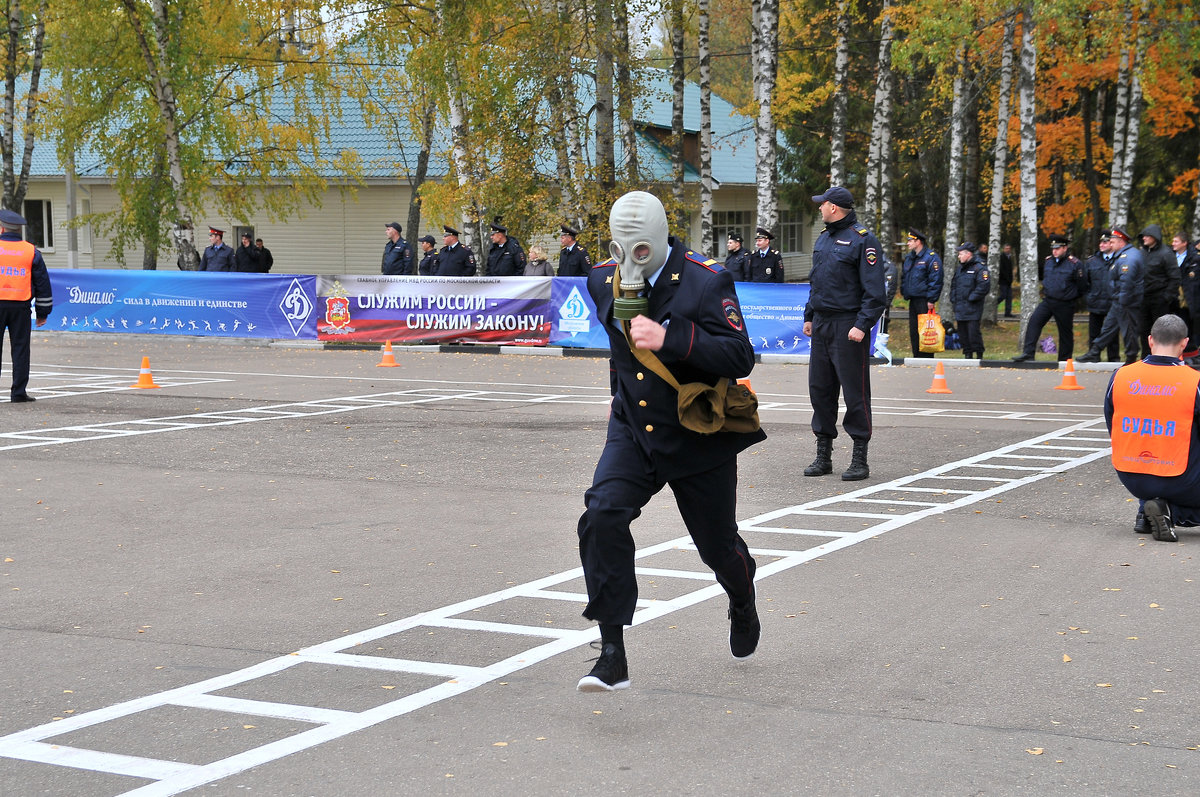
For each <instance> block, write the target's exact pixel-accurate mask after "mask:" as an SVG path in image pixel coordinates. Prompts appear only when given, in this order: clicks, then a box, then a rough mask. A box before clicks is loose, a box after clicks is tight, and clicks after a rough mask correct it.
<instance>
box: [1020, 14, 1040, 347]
mask: <svg viewBox="0 0 1200 797" xmlns="http://www.w3.org/2000/svg"><path fill="white" fill-rule="evenodd" d="M1036 79H1037V49H1036V45H1035V43H1034V20H1033V3H1026V4H1025V5H1024V7H1023V8H1022V10H1021V62H1020V69H1019V71H1018V77H1017V95H1018V101H1019V104H1020V116H1021V167H1020V168H1021V252H1020V273H1021V333H1020V337H1019V340H1021V341H1024V340H1025V332H1026V329H1027V328H1028V326H1029V317H1030V316H1031V315H1033V308H1034V307H1035V306H1036V305H1037V301H1036V299H1037V130H1036V129H1035V124H1034V113H1035V110H1036V109H1035V107H1034V81H1035V80H1036Z"/></svg>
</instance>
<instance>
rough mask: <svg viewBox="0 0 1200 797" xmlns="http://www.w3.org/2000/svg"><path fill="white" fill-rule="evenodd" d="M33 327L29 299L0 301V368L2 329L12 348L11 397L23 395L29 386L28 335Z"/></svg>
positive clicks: (2, 342) (0, 363)
mask: <svg viewBox="0 0 1200 797" xmlns="http://www.w3.org/2000/svg"><path fill="white" fill-rule="evenodd" d="M32 329H33V323H32V321H31V320H30V309H29V300H28V299H26V300H25V301H0V368H3V365H4V363H3V359H4V357H3V355H4V331H5V330H8V338H9V341H10V346H11V348H12V394H11V395H12V397H13V398H16V397H17V396H24V395H25V388H26V387H28V386H29V336H30V332H31V331H32Z"/></svg>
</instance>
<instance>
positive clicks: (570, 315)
mask: <svg viewBox="0 0 1200 797" xmlns="http://www.w3.org/2000/svg"><path fill="white" fill-rule="evenodd" d="M591 316H592V311H591V310H589V309H588V304H587V302H585V301H584V300H583V296H581V295H580V293H579V286H574V287H572V288H571V292H570V293H569V294H567V299H566V301H564V302H563V303H562V307H560V308H559V309H558V328H559V329H560V330H561V331H563V332H570V333H571V334H572V335H576V334H579V333H580V332H587V331H588V330H589V329H591V326H592V324H591V321H590V320H589V319H590V318H591Z"/></svg>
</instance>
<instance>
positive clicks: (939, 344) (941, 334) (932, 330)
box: [917, 313, 946, 354]
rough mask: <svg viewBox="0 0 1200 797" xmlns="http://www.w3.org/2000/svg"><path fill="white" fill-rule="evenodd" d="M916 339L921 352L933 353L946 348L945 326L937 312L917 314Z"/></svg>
mask: <svg viewBox="0 0 1200 797" xmlns="http://www.w3.org/2000/svg"><path fill="white" fill-rule="evenodd" d="M917 341H918V343H919V344H920V349H921V351H922V352H925V353H927V354H933V353H935V352H939V351H945V350H946V328H945V327H944V326H942V317H941V316H940V315H938V314H937V313H921V314H920V315H919V316H917Z"/></svg>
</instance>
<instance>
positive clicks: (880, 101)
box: [863, 0, 896, 259]
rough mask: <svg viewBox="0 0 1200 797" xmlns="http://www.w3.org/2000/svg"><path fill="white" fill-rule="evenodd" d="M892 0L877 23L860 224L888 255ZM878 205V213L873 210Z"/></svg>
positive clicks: (889, 240)
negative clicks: (874, 237) (886, 186)
mask: <svg viewBox="0 0 1200 797" xmlns="http://www.w3.org/2000/svg"><path fill="white" fill-rule="evenodd" d="M891 7H892V3H891V0H883V12H882V15H881V16H882V20H881V21H880V25H879V56H878V64H879V67H878V71H877V72H876V74H875V110H874V113H873V114H872V116H871V119H872V122H871V143H870V146H869V148H868V152H867V178H866V196H865V197H864V199H863V207H864V211H863V224H864V225H865V226H866V228H867V229H868V230H872V231H873V232H875V234H876V236H878V238H879V245H880V246H881V247H882V248H883V251H884V252H885V253H886V254H887V257H888V259H891V258H892V257H893V253H892V243H893V242H892V228H891V224H890V212H889V213H886V214H885V213H884V212H883V208H884V206H885V205H886V206H887V207H888V208H889V211H890V205H891V203H890V202H888V200H887V196H886V190H885V189H884V185H885V184H887V185H889V187H890V183H889V181H888V178H887V175H888V163H889V160H890V157H891V146H892V145H891V140H892V92H893V91H894V88H895V83H896V79H895V75H894V73H893V72H892V15H891V14H890V13H888V12H889V10H890V9H891ZM876 208H878V209H879V210H878V214H877V213H876Z"/></svg>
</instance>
